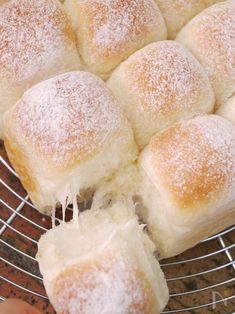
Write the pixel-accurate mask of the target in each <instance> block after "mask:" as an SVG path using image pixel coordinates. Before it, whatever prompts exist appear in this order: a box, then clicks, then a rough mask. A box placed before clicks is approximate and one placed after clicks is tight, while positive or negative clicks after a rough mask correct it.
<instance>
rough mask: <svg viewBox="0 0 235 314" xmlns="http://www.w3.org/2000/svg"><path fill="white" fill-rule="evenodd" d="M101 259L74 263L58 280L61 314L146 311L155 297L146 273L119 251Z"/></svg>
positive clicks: (140, 313)
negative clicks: (151, 299)
mask: <svg viewBox="0 0 235 314" xmlns="http://www.w3.org/2000/svg"><path fill="white" fill-rule="evenodd" d="M115 255H116V257H115V259H114V258H113V257H110V256H107V255H105V256H104V257H103V258H101V259H100V260H99V261H98V262H97V261H95V260H93V261H89V263H88V264H82V263H81V264H80V265H78V266H74V267H73V268H71V269H68V271H65V272H64V274H63V273H62V274H60V275H59V277H58V278H57V279H56V280H55V282H54V296H55V297H56V303H55V306H56V309H57V311H58V312H60V313H70V314H77V313H86V314H100V313H103V314H111V313H112V314H124V313H126V314H127V313H128V314H143V313H149V312H148V311H149V310H150V309H149V306H150V304H149V303H150V302H149V301H148V299H149V298H150V297H151V296H150V295H149V294H150V288H149V286H148V283H147V281H146V278H145V276H144V274H143V273H142V272H140V271H138V270H135V269H134V268H132V267H130V266H129V265H128V264H127V263H126V261H125V259H124V258H121V256H120V257H119V259H118V258H117V257H118V255H120V254H116V253H115Z"/></svg>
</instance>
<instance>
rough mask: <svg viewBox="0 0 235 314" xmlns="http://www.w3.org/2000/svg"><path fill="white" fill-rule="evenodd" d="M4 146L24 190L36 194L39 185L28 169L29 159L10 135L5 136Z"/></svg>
mask: <svg viewBox="0 0 235 314" xmlns="http://www.w3.org/2000/svg"><path fill="white" fill-rule="evenodd" d="M4 144H5V148H6V151H7V155H8V158H9V160H10V162H11V164H12V165H13V166H14V169H15V171H16V172H17V173H18V175H19V177H20V180H21V182H22V184H23V186H24V188H25V189H26V190H27V191H28V192H29V193H35V192H36V191H37V183H36V182H35V180H34V178H33V177H32V172H31V170H30V169H29V167H28V161H27V157H26V156H25V154H24V153H23V151H22V149H21V147H20V146H19V145H18V143H17V142H16V141H15V140H14V139H13V138H12V137H11V136H10V135H9V134H5V138H4Z"/></svg>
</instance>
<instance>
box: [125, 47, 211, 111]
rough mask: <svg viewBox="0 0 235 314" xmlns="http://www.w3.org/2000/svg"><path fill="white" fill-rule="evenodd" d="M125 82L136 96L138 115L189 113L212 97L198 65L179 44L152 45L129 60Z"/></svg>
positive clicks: (205, 78) (204, 75)
mask: <svg viewBox="0 0 235 314" xmlns="http://www.w3.org/2000/svg"><path fill="white" fill-rule="evenodd" d="M127 77H128V80H127V82H129V83H128V85H129V88H130V89H131V90H132V93H133V94H134V95H138V100H137V101H138V108H139V110H140V112H139V114H143V113H144V114H147V115H150V116H152V117H155V115H165V114H167V113H170V112H174V111H177V110H182V109H190V108H192V107H193V105H194V106H195V105H196V104H197V101H199V99H200V97H201V96H202V95H203V94H204V95H207V94H211V91H210V86H209V83H208V79H207V77H206V74H205V73H204V72H203V70H202V68H201V66H200V65H199V63H198V62H197V61H196V60H195V59H194V58H193V57H192V56H191V55H190V54H189V53H188V52H187V51H186V50H185V49H184V48H183V47H181V46H180V45H179V44H178V43H176V42H173V41H163V42H158V43H154V44H151V45H149V46H147V47H145V48H143V49H141V50H140V51H138V52H137V53H135V54H134V55H133V56H132V57H130V58H129V66H128V67H127Z"/></svg>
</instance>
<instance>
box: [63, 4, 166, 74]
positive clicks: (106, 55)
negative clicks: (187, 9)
mask: <svg viewBox="0 0 235 314" xmlns="http://www.w3.org/2000/svg"><path fill="white" fill-rule="evenodd" d="M65 6H66V7H67V10H68V12H69V14H70V15H71V17H72V21H73V24H74V27H75V29H76V34H77V38H78V46H79V52H80V55H81V57H82V60H83V62H84V65H85V67H86V68H87V69H88V70H89V71H91V72H94V73H96V74H97V75H99V76H101V77H102V78H104V79H106V78H107V77H108V76H109V74H110V73H111V71H112V70H113V69H114V68H115V67H116V66H117V65H118V64H119V63H120V62H121V61H123V60H124V59H126V58H127V57H128V56H129V55H131V54H132V53H133V52H134V51H136V50H138V49H140V48H142V47H144V46H145V45H147V44H148V43H150V42H154V41H157V40H163V39H166V37H167V32H166V26H165V22H164V20H163V17H162V15H161V13H160V10H159V8H158V7H157V5H156V3H155V1H154V0H108V1H107V0H87V1H84V0H66V1H65Z"/></svg>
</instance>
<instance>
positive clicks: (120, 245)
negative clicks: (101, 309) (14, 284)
mask: <svg viewBox="0 0 235 314" xmlns="http://www.w3.org/2000/svg"><path fill="white" fill-rule="evenodd" d="M142 230H143V226H139V225H138V222H137V220H136V218H135V216H134V214H133V209H126V208H125V207H124V206H123V204H121V203H116V204H114V205H112V206H111V207H109V208H108V209H106V210H97V211H93V210H91V211H86V212H84V213H82V214H80V216H79V224H78V226H75V225H74V223H73V222H70V223H66V224H63V225H60V226H59V227H56V228H55V229H52V230H50V231H48V232H47V233H46V234H45V235H43V236H42V237H41V239H40V241H39V245H38V254H37V260H38V261H39V265H40V270H41V273H42V275H43V278H44V284H45V287H46V290H47V293H48V295H49V297H50V299H51V301H52V303H53V305H54V306H55V308H56V306H57V305H56V304H57V300H56V296H55V295H54V289H55V287H54V286H53V283H54V282H55V280H56V278H58V277H59V276H60V275H61V274H62V273H63V272H64V271H66V269H71V267H73V266H75V265H77V266H78V267H79V265H82V264H83V263H84V262H85V263H87V264H89V263H93V261H96V260H99V259H100V258H102V259H103V258H107V262H108V259H109V257H108V256H109V254H111V253H112V254H114V255H115V256H117V258H118V259H119V257H118V256H121V260H123V263H124V264H123V265H125V264H126V265H129V266H128V267H131V268H134V269H136V270H138V271H140V272H143V273H144V276H145V278H146V279H147V282H148V285H149V284H150V286H151V294H152V293H153V295H154V302H153V304H154V305H153V306H152V307H151V311H150V312H148V313H152V314H155V313H160V311H162V309H163V308H164V306H165V305H166V302H167V300H168V289H167V286H166V282H165V279H164V276H163V273H162V271H161V270H160V266H159V264H158V262H157V261H156V260H155V258H154V256H153V252H154V250H155V246H154V245H153V243H152V242H151V241H150V240H149V238H148V237H147V236H146V235H145V234H144V233H143V231H142ZM115 258H116V257H115ZM123 267H124V266H123ZM104 285H106V283H105V282H104ZM114 287H115V283H114ZM110 293H111V295H112V292H110ZM120 293H122V292H120ZM88 297H90V296H88ZM78 300H79V298H78ZM107 302H109V301H108V299H107ZM97 306H99V305H97ZM94 313H98V312H96V311H95V309H94ZM112 313H121V312H120V309H115V311H114V312H112ZM123 313H126V312H123ZM138 313H139V312H138ZM146 314H147V313H146Z"/></svg>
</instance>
